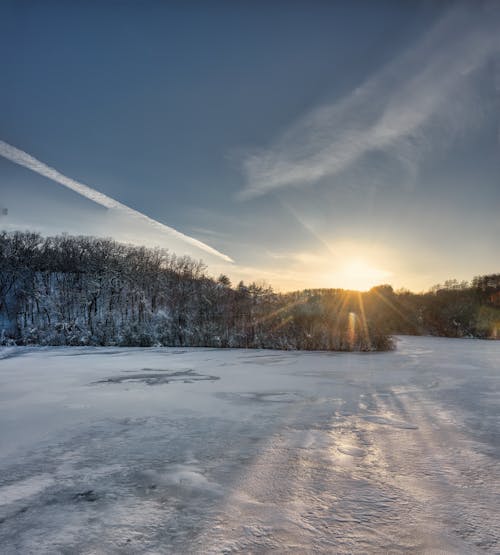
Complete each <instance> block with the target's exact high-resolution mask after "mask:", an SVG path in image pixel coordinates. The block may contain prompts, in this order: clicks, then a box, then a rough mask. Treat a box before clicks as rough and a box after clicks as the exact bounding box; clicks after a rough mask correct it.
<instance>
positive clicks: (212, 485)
mask: <svg viewBox="0 0 500 555" xmlns="http://www.w3.org/2000/svg"><path fill="white" fill-rule="evenodd" d="M105 355H106V356H105ZM499 378H500V343H499V342H493V341H491V342H489V341H475V340H455V339H453V340H452V339H438V338H416V337H401V338H399V339H398V349H397V350H396V351H394V352H391V353H364V354H355V353H342V354H338V353H304V352H300V353H299V352H273V351H261V350H256V351H247V350H222V349H183V350H179V349H167V348H150V349H137V348H134V349H119V348H114V347H113V348H82V347H78V348H67V347H64V348H29V349H23V348H11V347H9V348H8V349H5V350H3V351H0V422H1V426H0V546H1V549H0V551H1V553H2V555H3V554H6V555H10V554H14V553H15V554H17V553H23V554H30V553H33V554H34V553H36V554H39V553H85V554H90V553H112V554H115V553H116V554H118V553H120V554H121V553H125V554H137V553H148V554H150V553H158V554H163V553H203V554H209V553H267V552H272V551H276V552H286V553H387V552H392V553H400V552H422V553H432V552H444V553H484V552H490V553H498V552H499V551H500V522H499V520H498V518H497V514H498V509H499V499H500V462H499V459H500V429H499V426H498V424H499V419H500V395H499V393H500V379H499Z"/></svg>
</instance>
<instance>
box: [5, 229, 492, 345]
mask: <svg viewBox="0 0 500 555" xmlns="http://www.w3.org/2000/svg"><path fill="white" fill-rule="evenodd" d="M393 334H416V335H438V336H446V337H478V338H500V274H492V275H486V276H479V277H475V278H474V279H473V280H472V281H471V282H470V283H468V282H457V281H456V280H449V281H447V282H445V283H444V285H437V286H435V287H433V288H432V289H431V290H430V291H428V292H427V293H418V294H416V293H411V292H409V291H405V290H401V291H394V290H393V288H392V287H391V286H390V285H380V286H377V287H374V288H372V289H371V290H370V291H368V292H358V291H348V290H343V289H308V290H304V291H298V292H293V293H277V292H275V291H273V289H272V287H270V286H267V285H258V284H255V283H250V284H245V283H243V282H240V283H239V284H237V285H233V284H231V281H230V280H229V278H228V277H227V276H225V275H221V276H219V277H218V278H213V277H211V276H209V275H208V273H207V269H206V267H205V265H204V264H203V263H202V262H201V261H195V260H193V259H191V258H188V257H179V256H176V255H175V254H172V253H170V252H168V251H166V250H163V249H159V248H155V249H150V248H145V247H137V246H132V245H125V244H121V243H118V242H116V241H114V240H111V239H101V238H95V237H86V236H85V237H84V236H78V237H73V236H68V235H61V236H55V237H43V236H41V235H40V234H38V233H32V232H11V233H8V232H1V233H0V344H2V345H118V346H144V347H146V346H179V347H181V346H184V347H185V346H192V347H195V346H205V347H242V348H272V349H307V350H333V351H378V350H388V349H391V348H392V347H393V341H392V338H391V335H393Z"/></svg>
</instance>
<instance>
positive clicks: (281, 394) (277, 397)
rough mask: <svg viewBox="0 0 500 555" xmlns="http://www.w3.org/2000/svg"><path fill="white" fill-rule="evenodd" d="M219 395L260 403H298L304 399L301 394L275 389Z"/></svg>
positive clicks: (219, 394) (219, 395)
mask: <svg viewBox="0 0 500 555" xmlns="http://www.w3.org/2000/svg"><path fill="white" fill-rule="evenodd" d="M217 397H220V398H222V399H229V400H230V401H240V402H241V401H243V402H245V401H247V402H252V403H253V402H258V403H296V402H297V401H300V400H302V397H301V395H299V394H298V393H296V392H290V391H273V392H268V393H261V392H253V391H250V392H245V393H217Z"/></svg>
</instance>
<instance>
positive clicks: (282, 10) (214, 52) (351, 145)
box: [0, 0, 500, 291]
mask: <svg viewBox="0 0 500 555" xmlns="http://www.w3.org/2000/svg"><path fill="white" fill-rule="evenodd" d="M0 48H1V51H2V52H3V56H2V69H1V72H0V208H2V210H0V229H5V230H15V229H22V230H25V229H30V230H36V231H39V232H41V233H43V234H54V233H62V232H65V233H70V234H85V235H96V236H106V237H113V238H115V239H116V240H118V241H124V242H131V243H136V244H145V245H148V246H154V245H158V246H161V247H165V248H168V249H170V250H171V251H173V252H176V253H178V254H189V255H190V256H193V257H194V258H196V259H203V260H204V262H205V263H206V264H207V267H208V272H209V273H210V274H212V275H214V276H216V275H218V274H219V273H225V274H227V275H229V276H230V278H231V279H232V281H233V283H237V282H238V281H239V280H240V279H243V280H244V281H245V282H251V281H257V282H259V283H260V282H265V283H268V284H271V285H272V286H273V287H274V288H275V289H277V290H282V291H287V290H296V289H302V288H314V287H344V288H353V289H356V288H357V289H367V288H369V287H371V286H373V285H376V284H378V283H390V284H392V285H393V286H394V287H395V288H402V287H404V288H409V289H411V290H414V291H422V290H426V289H428V288H429V287H431V286H433V285H435V284H437V283H442V282H443V281H444V280H446V279H450V278H456V279H459V280H468V279H471V278H472V277H473V276H475V275H479V274H485V273H492V272H499V271H500V248H499V244H500V145H499V140H500V134H499V129H500V127H499V124H500V4H499V3H498V2H494V1H493V2H483V1H480V0H478V1H470V2H453V1H443V2H434V1H430V0H426V1H417V0H408V1H405V2H401V1H398V0H391V1H389V0H386V1H384V0H366V1H362V0H354V1H347V0H346V1H340V0H338V1H333V2H332V1H326V0H325V1H320V0H304V1H299V0H289V1H285V0H276V1H273V2H268V1H259V0H256V1H252V2H251V1H244V0H242V1H238V2H234V1H229V0H227V1H217V0H211V1H209V2H207V1H203V2H202V1H199V2H196V1H194V0H193V1H189V2H185V1H182V2H181V1H179V2H175V1H170V2H164V1H156V2H155V1H153V0H150V1H148V0H146V1H124V0H123V1H119V0H101V1H99V2H98V1H95V2H94V1H85V2H84V1H74V2H66V1H54V0H47V1H45V2H38V1H36V0H33V1H27V0H15V1H9V0H4V1H3V2H2V3H1V4H0ZM5 209H7V214H5V213H4V212H5Z"/></svg>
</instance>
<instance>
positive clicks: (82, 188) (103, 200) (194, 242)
mask: <svg viewBox="0 0 500 555" xmlns="http://www.w3.org/2000/svg"><path fill="white" fill-rule="evenodd" d="M0 156H3V157H4V158H7V159H8V160H10V161H11V162H14V163H15V164H19V165H20V166H24V167H25V168H28V169H30V170H32V171H34V172H35V173H38V174H40V175H42V176H44V177H47V178H48V179H51V180H52V181H54V182H56V183H59V184H60V185H63V186H64V187H67V188H68V189H71V190H72V191H75V192H76V193H78V194H79V195H81V196H83V197H86V198H88V199H90V200H91V201H93V202H95V203H97V204H100V205H101V206H104V207H106V208H108V209H109V210H114V211H116V212H117V213H120V214H122V215H125V216H128V217H131V218H133V219H134V220H135V221H141V222H144V223H146V224H148V225H149V226H152V227H153V228H154V229H156V230H158V231H160V232H162V233H166V234H167V235H169V236H170V237H175V238H176V239H180V240H181V241H184V242H185V243H187V244H188V245H191V246H194V247H197V248H198V249H201V250H202V251H204V252H206V253H208V254H211V255H214V256H217V257H219V258H221V259H222V260H225V261H226V262H233V260H232V259H231V258H230V257H229V256H227V255H225V254H223V253H221V252H219V251H218V250H216V249H214V248H212V247H210V246H209V245H207V244H206V243H203V242H202V241H199V240H198V239H195V238H194V237H190V236H189V235H185V234H184V233H181V232H180V231H177V230H176V229H174V228H172V227H169V226H168V225H165V224H162V223H161V222H158V221H157V220H154V219H153V218H150V217H149V216H146V214H143V213H142V212H139V211H137V210H134V209H133V208H130V207H129V206H126V205H125V204H122V203H121V202H119V201H117V200H115V199H113V198H111V197H108V196H107V195H105V194H103V193H100V192H99V191H96V190H95V189H93V188H92V187H89V186H88V185H85V184H83V183H80V182H79V181H76V180H75V179H71V178H70V177H67V176H65V175H63V174H62V173H60V172H58V171H57V170H56V169H54V168H51V167H50V166H48V165H47V164H44V163H43V162H41V161H40V160H37V159H36V158H34V157H33V156H31V155H30V154H28V153H27V152H24V151H23V150H20V149H18V148H16V147H14V146H12V145H10V144H8V143H6V142H4V141H2V140H0Z"/></svg>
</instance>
